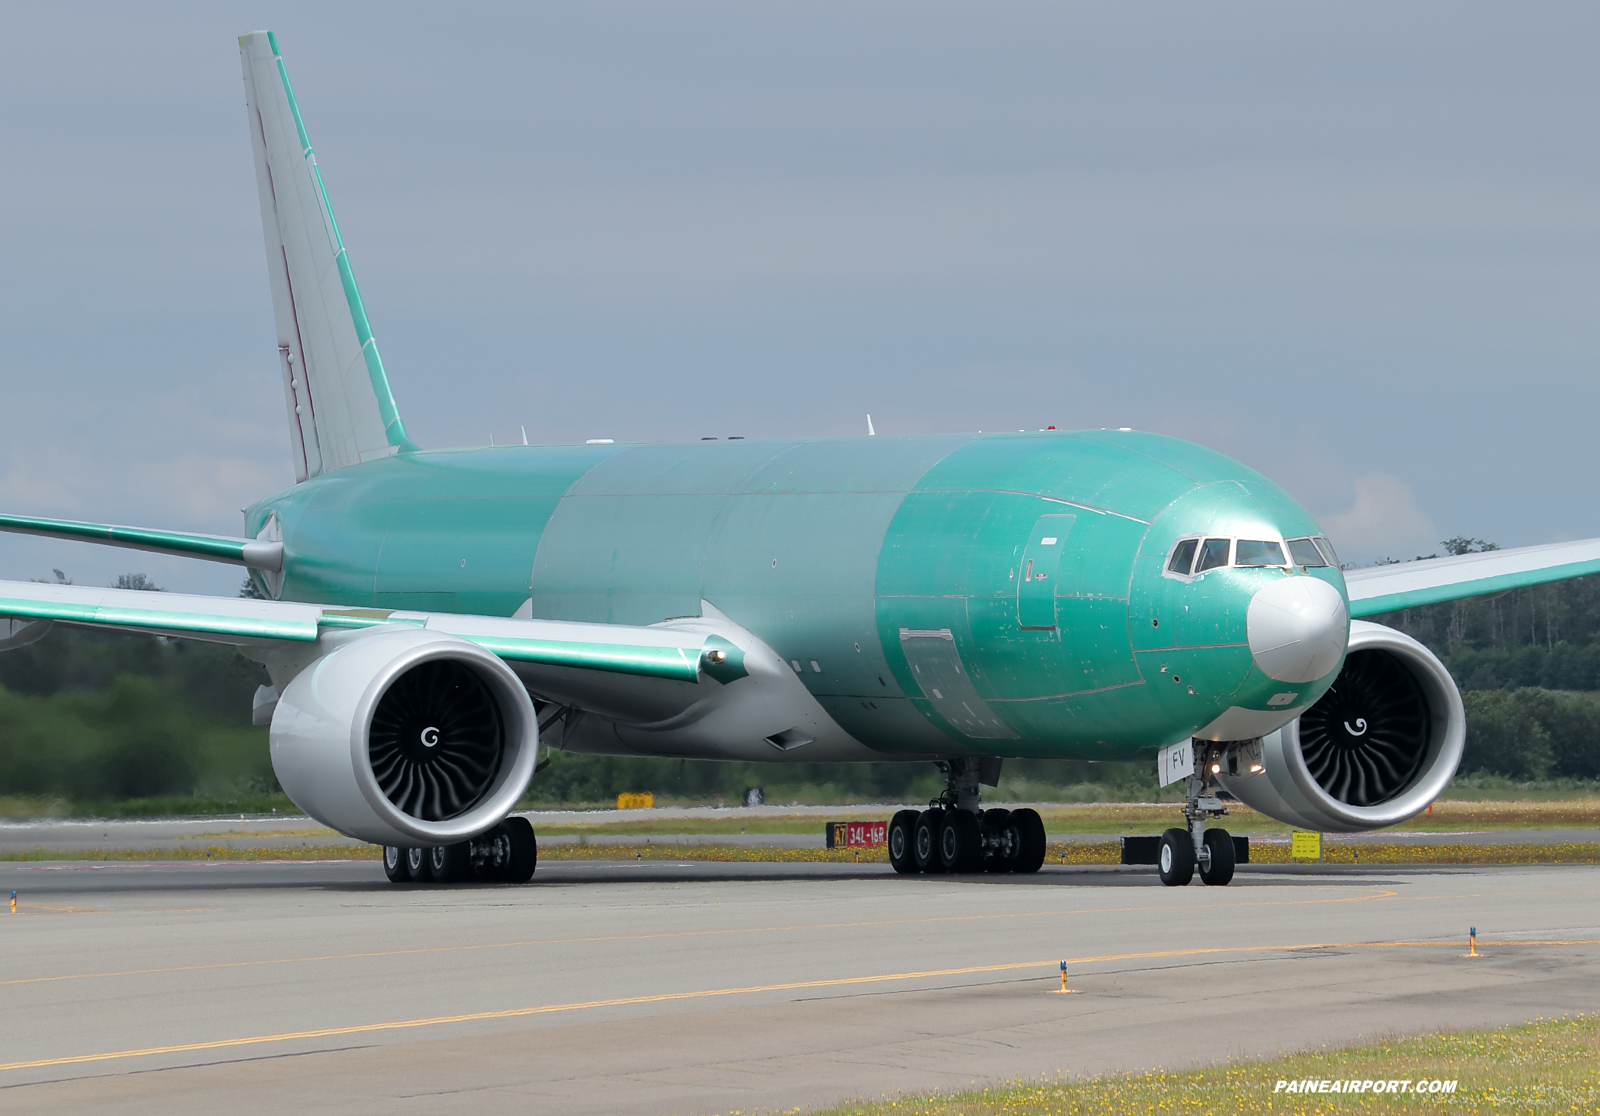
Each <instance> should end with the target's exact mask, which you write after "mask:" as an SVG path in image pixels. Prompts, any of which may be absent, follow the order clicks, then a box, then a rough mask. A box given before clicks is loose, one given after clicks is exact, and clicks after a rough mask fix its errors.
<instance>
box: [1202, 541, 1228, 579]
mask: <svg viewBox="0 0 1600 1116" xmlns="http://www.w3.org/2000/svg"><path fill="white" fill-rule="evenodd" d="M1232 541H1233V540H1232V539H1207V540H1206V541H1205V543H1204V544H1203V545H1202V546H1201V547H1200V561H1198V562H1196V563H1195V565H1194V572H1195V573H1205V572H1206V571H1207V570H1214V569H1216V568H1218V567H1219V566H1226V565H1227V564H1228V547H1229V544H1230V543H1232Z"/></svg>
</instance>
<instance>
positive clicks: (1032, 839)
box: [889, 756, 1045, 875]
mask: <svg viewBox="0 0 1600 1116" xmlns="http://www.w3.org/2000/svg"><path fill="white" fill-rule="evenodd" d="M939 770H941V771H943V772H944V777H945V789H944V793H942V794H941V795H939V797H938V798H936V799H934V800H933V801H932V802H930V803H929V804H928V808H927V809H926V810H922V811H917V810H901V811H900V812H899V813H897V814H895V816H894V818H893V819H892V820H891V821H890V822H889V863H890V864H892V865H894V870H895V871H896V872H899V873H901V874H903V875H909V874H911V873H915V872H926V873H928V874H935V873H941V872H949V873H973V872H1037V871H1038V870H1039V866H1040V865H1041V864H1043V863H1044V845H1045V841H1044V822H1043V820H1042V819H1040V817H1039V814H1038V811H1036V810H1027V809H1023V810H980V809H979V808H978V799H979V786H980V784H982V785H987V786H991V787H992V786H995V785H996V784H997V783H999V781H1000V761H999V760H998V759H994V758H991V757H988V756H982V757H980V756H966V757H962V758H960V759H952V760H942V761H940V763H939Z"/></svg>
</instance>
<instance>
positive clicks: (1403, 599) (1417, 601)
mask: <svg viewBox="0 0 1600 1116" xmlns="http://www.w3.org/2000/svg"><path fill="white" fill-rule="evenodd" d="M1592 573H1600V539H1580V540H1578V541H1576V542H1562V543H1546V544H1545V545H1543V546H1524V547H1518V548H1517V549H1515V550H1489V551H1484V552H1482V553H1479V554H1457V555H1452V556H1451V557H1448V558H1427V559H1424V560H1422V561H1419V562H1398V563H1395V564H1394V565H1390V566H1369V567H1365V568H1363V569H1359V570H1346V571H1345V575H1344V579H1345V585H1346V586H1347V587H1348V589H1349V591H1350V615H1351V616H1352V617H1355V618H1356V619H1362V618H1365V617H1370V616H1378V615H1381V614H1382V613H1385V612H1397V611H1399V610H1400V609H1402V608H1420V607H1421V606H1423V605H1431V604H1440V603H1442V602H1444V601H1458V600H1461V599H1463V598H1466V597H1482V596H1489V595H1494V594H1499V593H1506V592H1510V591H1511V590H1512V589H1526V588H1527V587H1528V586H1530V585H1543V584H1545V583H1546V582H1550V581H1565V580H1567V579H1568V578H1574V577H1583V576H1584V575H1585V574H1592Z"/></svg>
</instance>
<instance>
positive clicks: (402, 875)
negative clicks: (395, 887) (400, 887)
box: [383, 845, 411, 884]
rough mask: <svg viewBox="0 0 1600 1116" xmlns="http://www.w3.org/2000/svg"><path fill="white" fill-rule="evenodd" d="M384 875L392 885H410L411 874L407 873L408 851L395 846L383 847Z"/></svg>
mask: <svg viewBox="0 0 1600 1116" xmlns="http://www.w3.org/2000/svg"><path fill="white" fill-rule="evenodd" d="M383 874H384V875H385V876H388V877H389V882H390V883H392V884H408V883H410V882H411V873H409V872H407V871H406V850H405V849H402V848H398V847H396V846H394V845H385V846H383Z"/></svg>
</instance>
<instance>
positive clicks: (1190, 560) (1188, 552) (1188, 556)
mask: <svg viewBox="0 0 1600 1116" xmlns="http://www.w3.org/2000/svg"><path fill="white" fill-rule="evenodd" d="M1199 545H1200V540H1199V539H1184V540H1183V541H1182V542H1180V543H1179V544H1178V545H1177V547H1176V548H1175V549H1174V550H1173V552H1172V558H1171V559H1170V560H1169V561H1168V562H1167V569H1168V570H1170V571H1172V572H1173V573H1175V574H1187V573H1188V572H1189V567H1190V566H1192V565H1194V552H1195V548H1196V547H1198V546H1199Z"/></svg>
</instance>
